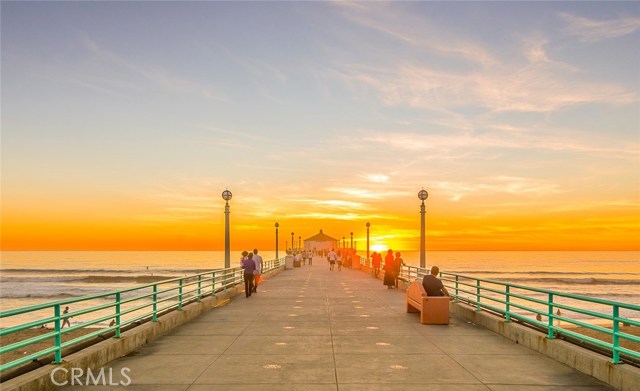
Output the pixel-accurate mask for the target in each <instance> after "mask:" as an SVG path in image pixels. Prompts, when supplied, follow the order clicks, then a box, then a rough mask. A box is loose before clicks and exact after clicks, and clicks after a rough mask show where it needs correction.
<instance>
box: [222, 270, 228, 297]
mask: <svg viewBox="0 0 640 391" xmlns="http://www.w3.org/2000/svg"><path fill="white" fill-rule="evenodd" d="M228 273H229V269H224V276H223V277H222V290H223V291H225V292H226V291H227V278H228Z"/></svg>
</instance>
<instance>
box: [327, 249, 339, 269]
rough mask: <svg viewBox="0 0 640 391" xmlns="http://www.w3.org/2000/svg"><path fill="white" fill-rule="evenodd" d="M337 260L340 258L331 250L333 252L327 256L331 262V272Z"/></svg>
mask: <svg viewBox="0 0 640 391" xmlns="http://www.w3.org/2000/svg"><path fill="white" fill-rule="evenodd" d="M337 258H338V256H337V255H336V252H335V251H333V249H331V251H329V254H327V260H328V261H329V270H331V271H333V266H334V265H335V264H336V259H337Z"/></svg>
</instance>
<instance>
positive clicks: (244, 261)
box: [240, 248, 262, 297]
mask: <svg viewBox="0 0 640 391" xmlns="http://www.w3.org/2000/svg"><path fill="white" fill-rule="evenodd" d="M240 266H241V267H242V269H243V270H244V294H245V296H246V297H249V296H251V294H252V293H258V283H259V282H260V281H262V257H261V256H260V255H258V249H256V248H254V249H253V252H252V253H249V252H246V251H243V252H242V258H240Z"/></svg>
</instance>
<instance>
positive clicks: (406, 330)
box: [63, 259, 610, 391]
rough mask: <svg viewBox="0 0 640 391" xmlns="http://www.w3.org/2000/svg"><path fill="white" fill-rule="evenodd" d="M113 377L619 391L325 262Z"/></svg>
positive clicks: (189, 382)
mask: <svg viewBox="0 0 640 391" xmlns="http://www.w3.org/2000/svg"><path fill="white" fill-rule="evenodd" d="M105 367H107V368H112V369H113V373H114V377H115V378H116V379H115V381H116V382H117V381H118V380H120V379H118V378H117V376H116V374H119V373H120V371H121V369H122V368H128V369H129V370H130V372H128V374H129V377H130V378H131V381H132V384H131V385H130V386H128V387H127V388H128V389H131V390H158V391H174V390H175V391H178V390H181V391H182V390H189V391H209V390H232V391H233V390H238V391H239V390H242V391H247V390H256V391H257V390H311V391H321V390H322V391H324V390H327V391H328V390H340V391H343V390H346V391H356V390H367V391H374V390H398V391H400V390H402V391H406V390H429V389H433V390H439V391H453V390H465V391H481V390H495V391H506V390H524V391H529V390H530V391H534V390H535V391H551V390H554V391H558V390H562V391H569V390H576V391H578V390H579V391H596V390H610V388H609V387H608V386H606V385H604V384H603V383H600V382H599V381H597V380H595V379H594V378H592V377H589V376H587V375H584V374H582V373H580V372H578V371H576V370H574V369H572V368H570V367H568V366H566V365H564V364H561V363H558V362H556V361H554V360H552V359H550V358H548V357H546V356H543V355H541V354H539V353H537V352H534V351H532V350H530V349H528V348H526V347H523V346H521V345H518V344H516V343H514V342H512V341H510V340H507V339H505V338H503V337H501V336H499V335H497V334H494V333H493V332H491V331H489V330H487V329H484V328H482V327H480V326H475V325H473V324H470V323H467V322H466V321H463V320H460V319H457V318H452V319H451V324H450V325H448V326H434V325H422V324H420V322H419V315H418V314H415V313H411V314H408V313H406V312H405V295H404V292H402V291H398V290H388V289H387V288H386V287H385V286H383V285H382V282H381V281H380V280H376V279H374V278H372V277H371V276H370V275H368V274H367V273H364V272H361V271H358V270H349V269H344V270H343V271H341V272H339V271H337V269H336V270H335V271H333V272H330V271H329V268H328V266H327V263H326V262H323V261H319V260H318V259H316V261H315V262H314V265H313V266H308V265H307V266H303V267H301V268H294V269H292V270H286V271H284V272H282V273H280V274H278V275H277V276H274V277H273V278H271V279H269V280H267V281H265V282H263V284H262V285H261V286H260V287H259V291H258V293H257V294H254V295H253V296H252V297H250V298H245V297H244V295H243V294H241V295H238V296H236V297H234V298H233V299H232V300H231V301H230V303H228V304H227V305H225V306H223V307H220V308H216V309H214V310H211V311H209V312H207V313H205V314H203V315H201V316H200V317H198V318H196V319H195V320H193V321H191V322H190V323H188V324H186V325H183V326H181V327H179V328H177V329H175V330H173V331H172V332H171V333H170V334H168V335H165V336H163V337H162V338H160V339H158V340H156V341H154V342H151V343H149V344H147V345H145V346H143V347H142V348H140V349H139V350H137V351H135V352H133V353H131V354H129V355H127V356H125V357H122V358H121V359H118V360H116V361H114V362H111V363H110V364H108V365H107V366H105ZM103 388H104V389H113V387H109V386H104V387H102V386H100V387H96V386H85V387H79V386H73V387H71V386H68V387H64V388H63V389H64V390H79V389H86V390H98V389H103Z"/></svg>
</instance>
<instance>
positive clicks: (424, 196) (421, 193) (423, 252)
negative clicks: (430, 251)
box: [418, 189, 429, 269]
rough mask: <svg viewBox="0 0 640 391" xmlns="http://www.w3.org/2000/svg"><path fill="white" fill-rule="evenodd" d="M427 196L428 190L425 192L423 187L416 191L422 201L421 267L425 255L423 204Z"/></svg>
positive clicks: (423, 263)
mask: <svg viewBox="0 0 640 391" xmlns="http://www.w3.org/2000/svg"><path fill="white" fill-rule="evenodd" d="M427 197H429V192H427V191H426V190H425V189H422V190H420V191H419V192H418V199H419V200H420V201H422V204H420V267H421V268H423V269H424V268H426V267H427V266H426V255H425V250H424V245H425V240H424V237H425V235H424V215H425V213H426V210H425V206H424V200H426V199H427Z"/></svg>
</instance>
